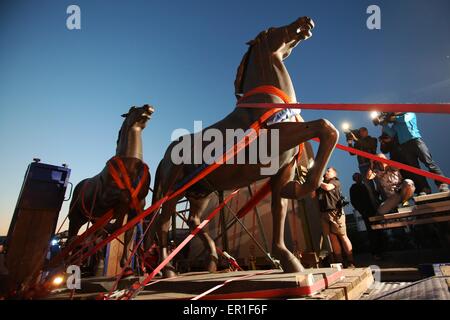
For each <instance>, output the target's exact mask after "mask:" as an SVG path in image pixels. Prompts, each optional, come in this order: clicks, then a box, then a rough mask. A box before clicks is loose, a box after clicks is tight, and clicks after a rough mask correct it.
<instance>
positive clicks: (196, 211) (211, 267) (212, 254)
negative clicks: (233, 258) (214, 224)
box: [188, 198, 219, 273]
mask: <svg viewBox="0 0 450 320" xmlns="http://www.w3.org/2000/svg"><path fill="white" fill-rule="evenodd" d="M188 200H189V206H190V209H189V211H190V212H189V227H190V228H191V230H194V229H195V228H197V227H198V226H199V225H200V217H201V216H202V213H203V212H204V210H205V208H206V206H207V205H208V203H209V200H208V199H207V198H201V199H193V198H189V199H188ZM198 235H199V237H200V240H201V241H202V242H203V245H204V246H205V248H206V249H207V250H208V252H209V261H208V266H207V270H208V272H211V273H213V272H216V271H217V264H218V262H219V257H218V255H217V249H216V244H215V242H214V239H213V238H211V236H210V235H209V234H208V233H207V232H206V231H205V230H203V229H202V230H201V231H200V232H199V234H198Z"/></svg>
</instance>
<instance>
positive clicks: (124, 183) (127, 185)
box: [108, 157, 149, 212]
mask: <svg viewBox="0 0 450 320" xmlns="http://www.w3.org/2000/svg"><path fill="white" fill-rule="evenodd" d="M113 162H115V163H116V164H117V166H118V167H119V171H120V173H121V175H119V173H118V172H117V170H116V168H114V166H113ZM143 169H144V171H143V174H142V177H141V179H140V180H139V183H138V185H137V186H136V189H135V188H133V186H132V185H131V180H130V175H129V174H128V171H127V168H126V167H125V164H124V163H123V160H122V159H121V158H120V157H114V158H112V159H111V160H110V161H108V170H109V173H110V174H111V176H112V178H113V180H114V182H115V183H116V184H117V186H118V187H119V189H128V191H130V195H131V201H132V207H133V208H134V209H135V210H136V211H137V212H141V211H142V210H141V207H140V205H139V199H138V198H137V196H138V194H139V192H140V191H141V189H142V187H143V185H144V182H145V181H146V180H147V178H148V175H149V172H148V171H149V170H148V166H147V165H146V164H145V163H144V164H143ZM121 177H122V178H121Z"/></svg>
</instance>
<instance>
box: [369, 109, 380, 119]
mask: <svg viewBox="0 0 450 320" xmlns="http://www.w3.org/2000/svg"><path fill="white" fill-rule="evenodd" d="M379 115H380V113H379V112H378V111H372V112H371V113H370V118H371V119H372V120H373V119H375V118H376V117H378V116H379Z"/></svg>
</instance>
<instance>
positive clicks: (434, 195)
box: [413, 191, 450, 204]
mask: <svg viewBox="0 0 450 320" xmlns="http://www.w3.org/2000/svg"><path fill="white" fill-rule="evenodd" d="M446 198H450V191H447V192H437V193H432V194H427V195H424V196H417V197H413V200H414V202H415V203H417V204H418V203H420V202H425V201H436V200H441V199H446Z"/></svg>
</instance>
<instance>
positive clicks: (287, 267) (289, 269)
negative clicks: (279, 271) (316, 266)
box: [281, 257, 305, 273]
mask: <svg viewBox="0 0 450 320" xmlns="http://www.w3.org/2000/svg"><path fill="white" fill-rule="evenodd" d="M281 267H282V268H283V271H284V272H285V273H296V272H303V271H305V268H304V267H303V265H302V264H301V262H300V261H299V260H298V259H297V258H296V257H293V259H291V260H289V261H286V262H283V261H281Z"/></svg>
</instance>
